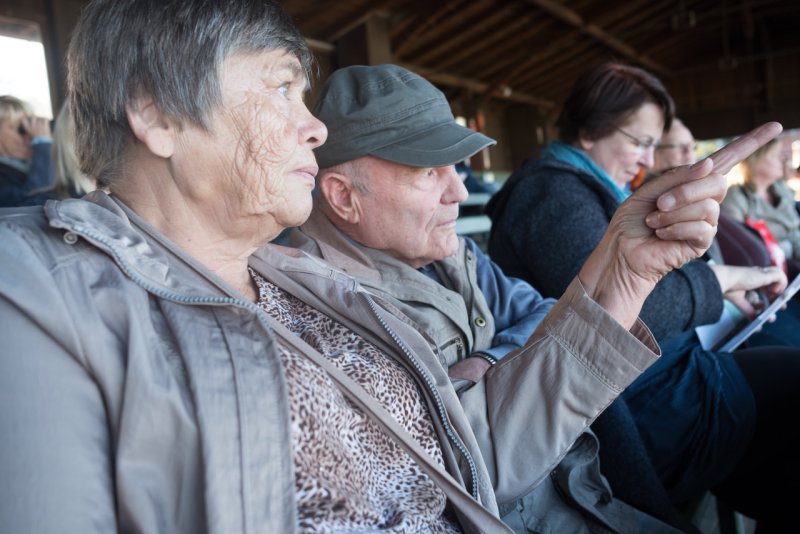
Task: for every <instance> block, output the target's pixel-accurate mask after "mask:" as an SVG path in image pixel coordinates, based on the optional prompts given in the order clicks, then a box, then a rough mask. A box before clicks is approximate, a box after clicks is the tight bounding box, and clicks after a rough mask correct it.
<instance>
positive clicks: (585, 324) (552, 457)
mask: <svg viewBox="0 0 800 534" xmlns="http://www.w3.org/2000/svg"><path fill="white" fill-rule="evenodd" d="M659 355H660V349H659V348H658V345H657V343H656V341H655V339H654V338H653V336H652V335H651V334H650V332H649V330H648V329H647V327H646V326H645V325H644V323H641V322H637V324H636V325H635V326H634V328H633V329H632V330H631V332H628V331H627V330H625V329H624V328H623V327H622V326H621V325H620V324H619V323H617V322H616V321H615V320H614V319H613V318H612V317H611V316H610V315H608V314H607V313H606V312H605V311H604V310H603V309H602V308H601V307H600V306H599V305H598V304H597V303H596V302H594V301H593V300H592V299H591V298H590V297H589V296H588V295H587V294H586V292H585V291H584V289H583V287H582V286H581V284H580V282H579V281H578V279H577V278H576V279H575V280H573V282H572V283H571V284H570V286H569V287H568V288H567V291H566V292H565V293H564V295H563V296H562V297H561V299H560V300H559V301H558V302H557V303H556V305H555V307H554V308H553V309H552V310H551V312H550V313H549V314H548V315H547V317H546V318H545V320H544V321H543V322H542V323H541V324H540V325H539V327H538V328H537V329H536V331H535V332H534V334H533V335H532V336H531V338H530V339H529V340H528V343H527V344H526V345H525V346H524V347H522V348H521V349H519V350H518V351H516V352H514V353H512V354H510V355H508V356H507V357H506V358H504V359H503V360H502V361H501V362H500V363H498V364H497V365H495V366H494V367H492V368H491V369H490V370H489V371H488V372H487V374H486V376H485V377H484V380H483V381H481V382H480V383H478V384H476V385H475V386H474V387H472V388H470V389H468V390H467V391H465V392H464V393H462V395H461V402H462V405H463V406H464V410H465V411H466V413H467V416H468V418H469V420H470V424H471V426H472V428H473V430H474V433H475V435H476V438H477V440H478V443H479V445H480V448H481V452H482V454H483V456H484V460H485V462H486V465H487V468H488V471H489V474H490V477H491V478H492V481H493V485H494V486H495V491H496V494H497V500H498V502H500V503H503V502H508V501H510V500H513V499H516V498H518V497H520V496H522V495H525V494H526V493H528V492H529V491H530V489H531V488H533V487H534V486H536V485H537V484H538V483H539V482H541V480H542V479H543V478H544V477H545V476H546V475H547V473H549V472H550V470H551V469H552V468H553V467H555V465H556V464H557V463H558V462H559V461H560V460H561V458H562V457H563V456H564V454H566V452H567V450H568V449H569V448H570V446H571V445H572V443H573V442H574V441H575V439H577V437H578V436H579V435H580V433H581V432H583V430H585V429H586V427H587V426H588V425H589V424H591V423H592V421H594V419H595V418H596V417H597V416H598V415H599V414H600V412H602V411H603V409H605V408H606V407H607V406H608V405H609V404H610V403H611V402H612V401H613V400H614V399H615V398H616V397H617V395H619V394H620V393H621V392H622V390H623V389H624V388H625V387H626V386H627V385H628V384H630V383H631V382H632V381H633V380H635V379H636V377H638V376H639V375H640V374H641V373H642V371H644V370H645V369H647V367H649V366H650V365H651V364H652V363H653V362H655V360H656V359H657V358H658V356H659Z"/></svg>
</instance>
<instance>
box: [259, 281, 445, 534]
mask: <svg viewBox="0 0 800 534" xmlns="http://www.w3.org/2000/svg"><path fill="white" fill-rule="evenodd" d="M251 276H252V277H253V280H254V281H255V282H256V285H257V286H258V290H259V301H258V304H259V306H260V307H261V308H263V309H264V310H265V311H266V312H267V313H268V314H269V315H271V316H272V317H273V318H275V319H276V320H277V321H279V322H280V323H281V324H283V325H284V326H286V327H287V328H288V329H289V330H291V331H292V332H294V333H295V334H297V335H298V336H300V338H302V339H303V341H305V342H306V343H308V344H309V345H311V346H312V347H314V348H315V349H317V350H318V351H319V352H320V353H322V354H323V355H324V356H325V357H326V358H328V359H329V360H330V361H331V362H332V363H333V364H334V365H336V366H337V367H339V368H340V369H341V370H343V371H344V372H345V373H346V374H347V375H348V376H349V377H350V378H352V379H354V380H355V381H357V382H358V383H359V384H360V385H361V386H362V387H364V389H365V390H366V391H367V392H369V394H370V395H372V396H373V397H374V398H375V399H377V400H378V401H379V402H380V403H381V404H382V405H383V406H384V407H385V408H386V409H387V410H389V412H390V413H391V414H392V416H393V417H394V418H395V420H396V421H397V422H398V423H400V424H401V425H402V426H403V427H405V429H406V430H407V431H408V432H409V433H410V434H411V435H412V436H413V437H414V439H416V440H417V442H418V443H419V444H420V445H421V446H422V448H423V449H425V451H426V452H427V453H428V454H429V455H430V456H431V457H432V458H434V459H435V460H436V461H437V462H438V463H439V464H440V465H443V460H442V451H441V448H440V446H439V442H438V440H437V438H436V433H435V431H434V429H433V423H432V420H431V416H430V414H429V413H428V409H427V407H426V405H425V402H424V401H423V398H422V395H421V393H420V391H419V389H418V387H417V385H416V383H415V382H414V379H413V378H412V377H411V375H410V374H409V373H408V372H407V371H406V370H405V369H403V368H402V367H401V366H400V365H399V364H398V363H397V362H395V361H394V360H393V359H392V358H390V357H388V356H387V355H385V354H384V353H382V352H381V351H380V350H378V349H377V348H376V347H375V346H374V345H372V344H371V343H369V342H367V341H366V340H364V339H363V338H362V337H361V336H359V335H358V334H356V333H355V332H353V331H352V330H350V329H349V328H347V327H346V326H344V325H342V324H341V323H339V322H337V321H335V320H333V319H331V318H330V317H328V316H327V315H325V314H323V313H321V312H319V311H317V310H315V309H314V308H312V307H310V306H308V305H307V304H305V303H303V302H301V301H300V300H299V299H297V298H295V297H293V296H292V295H289V294H288V293H286V292H285V291H283V290H282V289H280V288H279V287H277V286H275V285H274V284H272V283H270V282H268V281H267V280H265V279H264V278H263V277H261V276H260V275H258V274H257V273H255V272H254V271H252V270H251ZM280 350H281V357H282V358H283V362H284V367H285V371H286V379H287V384H288V390H289V400H290V406H291V420H292V443H293V447H294V450H293V459H294V467H295V488H296V490H297V503H298V516H299V520H300V529H301V531H303V532H372V531H376V530H379V529H380V530H382V531H387V532H436V533H438V532H442V533H445V532H446V533H451V532H460V530H459V528H458V526H457V524H456V523H455V522H454V521H453V520H452V519H451V518H450V517H449V516H448V514H447V513H446V511H445V506H446V504H447V499H446V496H445V495H444V493H443V492H442V491H441V489H440V488H439V487H438V486H437V485H436V484H435V483H434V482H433V481H432V480H431V479H430V478H429V477H428V475H427V474H426V473H425V472H424V471H423V470H421V469H420V468H419V467H418V466H417V464H416V463H415V462H414V461H413V460H412V459H411V457H409V456H408V454H407V453H406V452H405V451H404V450H403V449H402V447H400V446H399V445H397V443H395V442H394V441H393V440H392V439H391V438H389V437H388V436H387V435H386V434H385V433H384V432H383V431H382V430H381V429H380V427H379V425H378V424H377V423H376V422H375V421H373V420H372V419H371V418H370V417H369V416H366V415H365V414H364V413H363V412H362V411H361V410H360V409H359V408H357V407H356V406H354V405H352V404H351V403H350V401H349V400H348V399H347V398H346V397H345V396H344V395H343V394H342V392H341V391H340V390H339V389H338V388H337V386H336V385H335V383H334V382H333V381H332V380H331V379H330V378H329V377H328V376H327V375H326V374H325V373H324V372H323V371H322V370H321V369H320V368H319V367H318V366H317V365H316V364H314V363H313V362H311V361H309V360H308V359H307V358H305V357H303V356H302V355H301V354H298V353H295V352H293V351H289V350H287V349H285V348H283V347H282V348H281V349H280Z"/></svg>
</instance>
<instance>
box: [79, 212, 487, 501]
mask: <svg viewBox="0 0 800 534" xmlns="http://www.w3.org/2000/svg"><path fill="white" fill-rule="evenodd" d="M75 230H76V231H77V232H79V233H81V234H83V235H85V236H86V237H89V238H90V239H93V240H94V241H97V242H98V243H102V244H103V245H105V246H106V247H107V248H108V249H109V250H110V251H111V252H112V253H113V254H114V257H115V258H116V259H117V262H118V263H119V265H120V267H122V270H123V271H124V272H125V274H127V275H128V276H129V277H130V278H131V280H133V281H134V282H135V283H136V284H138V285H139V286H140V287H141V288H142V289H144V290H145V291H148V292H149V293H152V294H154V295H156V296H158V297H161V298H165V299H168V300H171V301H173V302H180V303H184V304H230V305H235V306H239V307H242V308H245V309H247V310H249V311H252V312H254V313H255V314H256V317H258V318H259V320H260V321H261V322H262V323H264V325H265V326H267V327H268V328H269V324H268V322H267V321H265V316H266V314H265V312H264V311H263V310H262V309H261V308H259V307H258V306H257V305H255V304H253V303H252V302H248V301H246V300H240V299H236V298H233V297H217V296H205V297H195V296H187V295H181V294H179V293H174V292H172V291H166V290H164V289H162V288H160V287H158V286H155V285H153V284H151V283H150V282H148V281H147V280H146V279H145V278H144V277H142V276H141V275H139V273H138V272H136V270H135V269H133V268H132V266H131V265H129V264H128V262H127V261H126V260H125V259H124V258H123V257H122V255H121V254H120V253H119V251H118V250H117V247H116V246H115V245H114V244H113V243H111V241H110V240H108V239H106V237H105V236H103V235H101V234H98V233H96V232H94V231H92V230H89V229H86V228H79V227H77V226H76V227H75ZM359 294H360V295H362V296H363V297H364V298H365V299H366V300H367V303H368V304H369V307H370V309H371V311H372V313H373V315H374V316H375V318H376V319H377V321H378V323H379V324H380V325H381V327H382V328H383V329H384V330H385V331H386V333H387V334H389V336H390V337H391V338H392V340H393V341H394V342H395V343H396V344H397V346H398V347H399V348H400V350H402V351H403V353H404V354H405V355H406V357H407V358H408V360H409V361H410V362H411V364H412V365H413V366H414V368H415V369H416V370H417V372H418V373H419V375H420V376H421V377H422V378H423V380H424V382H425V384H426V386H427V387H428V390H429V391H430V393H431V395H432V396H433V399H434V403H435V404H436V410H437V411H438V413H439V418H440V419H441V421H442V426H443V427H444V429H445V433H446V434H447V437H448V438H449V439H450V441H451V442H452V443H453V445H454V446H455V447H456V449H458V451H459V452H460V453H461V454H462V455H463V456H464V458H465V460H466V462H467V465H468V466H469V472H470V477H471V478H472V492H471V493H472V496H473V498H474V499H475V500H476V501H479V502H480V499H479V496H478V482H477V480H478V477H477V469H476V467H475V461H474V460H473V459H472V455H471V454H470V453H469V451H468V450H467V448H466V446H465V445H464V443H463V442H462V441H461V439H459V437H458V436H457V435H456V433H455V431H454V430H453V428H452V427H451V426H450V420H449V418H448V417H447V412H446V411H445V409H444V403H443V402H442V398H441V396H440V395H439V392H438V391H437V390H436V387H435V386H434V383H433V379H432V378H430V376H428V373H427V370H426V369H425V368H424V367H423V366H422V364H421V363H419V361H417V359H416V357H414V356H412V354H411V351H410V350H409V349H408V347H407V346H406V345H405V343H403V342H402V340H400V338H399V337H398V335H397V334H396V333H395V332H394V330H392V329H391V328H390V327H389V325H388V324H386V322H385V321H384V320H383V318H382V317H381V316H380V314H379V313H378V310H377V304H375V301H373V300H372V298H371V297H370V296H369V295H367V294H366V293H363V292H359Z"/></svg>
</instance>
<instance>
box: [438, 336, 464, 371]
mask: <svg viewBox="0 0 800 534" xmlns="http://www.w3.org/2000/svg"><path fill="white" fill-rule="evenodd" d="M450 345H455V346H456V360H458V361H461V360H462V359H463V357H464V343H463V342H462V341H461V336H456V337H455V338H453V339H451V340H450V341H448V342H446V343H445V344H444V345H442V346H441V347H438V352H439V354H440V355H441V356H440V357H441V358H444V357H445V356H444V353H445V351H446V350H447V349H448V348H450ZM442 365H446V363H445V362H444V361H442Z"/></svg>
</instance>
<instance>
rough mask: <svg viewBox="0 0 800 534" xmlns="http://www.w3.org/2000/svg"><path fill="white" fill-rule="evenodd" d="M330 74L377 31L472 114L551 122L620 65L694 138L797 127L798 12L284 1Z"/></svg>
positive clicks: (647, 4) (591, 1) (485, 0)
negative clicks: (583, 79)
mask: <svg viewBox="0 0 800 534" xmlns="http://www.w3.org/2000/svg"><path fill="white" fill-rule="evenodd" d="M282 4H283V6H284V7H285V9H286V10H287V11H288V12H289V13H290V14H291V15H292V16H293V17H294V20H295V22H296V23H297V25H298V26H299V27H300V30H301V32H302V33H303V35H304V36H305V37H306V38H307V39H309V41H310V42H311V43H312V46H313V47H314V48H315V50H317V52H318V53H323V54H325V53H327V54H329V55H330V56H331V57H332V58H333V59H332V60H331V62H332V65H333V66H336V64H337V60H336V49H337V45H338V43H340V42H341V40H342V38H343V36H345V35H347V34H348V33H349V32H351V31H353V29H354V28H357V27H359V26H360V25H363V24H365V22H366V21H368V20H374V19H378V20H380V21H382V23H383V28H385V33H387V34H388V41H389V48H390V58H389V59H390V60H391V61H392V62H395V63H400V64H403V65H405V66H406V67H408V68H410V69H412V70H414V71H416V72H418V73H420V74H422V75H424V76H426V77H427V78H429V79H430V80H431V81H432V82H434V83H436V84H437V85H439V86H440V87H442V89H443V90H445V92H446V93H447V94H448V97H450V98H460V97H463V95H465V94H467V95H468V96H469V98H472V99H473V100H474V101H476V102H477V104H478V105H485V104H490V105H494V106H497V105H509V104H511V103H517V104H520V103H521V104H524V105H530V106H534V107H536V108H538V109H540V110H543V111H545V112H546V113H548V114H549V115H551V116H552V115H553V114H555V113H556V112H557V110H558V107H559V105H560V102H561V100H562V99H563V97H564V96H565V94H566V93H567V91H568V90H569V88H570V86H571V84H572V83H573V81H574V80H575V78H576V77H577V76H578V75H579V74H580V73H581V72H583V71H584V70H586V69H587V68H589V67H591V66H592V65H594V64H596V63H599V62H602V61H607V60H620V61H624V62H628V63H633V64H636V65H639V66H641V67H644V68H646V69H648V70H650V71H651V72H653V73H655V74H656V75H657V76H659V77H660V78H661V80H662V81H663V82H664V83H665V85H666V86H667V88H668V89H669V90H670V92H671V93H672V95H673V98H675V100H676V104H677V107H678V114H679V115H680V116H681V117H683V118H684V120H685V121H686V122H687V124H689V125H690V126H691V127H692V128H693V129H694V130H695V133H696V135H697V136H698V137H699V138H702V137H711V136H722V135H735V134H738V133H740V132H742V131H744V130H745V129H747V128H749V127H751V126H752V125H754V124H756V123H759V122H761V121H762V120H767V119H777V120H782V121H783V122H784V124H785V125H786V126H787V127H797V126H800V1H798V0H672V1H661V0H630V1H617V2H614V1H609V0H569V1H566V0H449V1H448V0H377V1H376V0H284V1H283V2H282Z"/></svg>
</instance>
